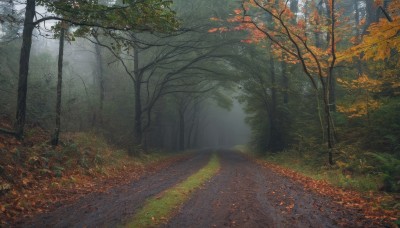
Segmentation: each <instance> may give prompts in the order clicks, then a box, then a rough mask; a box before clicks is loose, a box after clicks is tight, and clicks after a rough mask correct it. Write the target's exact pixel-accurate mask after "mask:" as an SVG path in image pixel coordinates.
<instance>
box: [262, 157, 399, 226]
mask: <svg viewBox="0 0 400 228" xmlns="http://www.w3.org/2000/svg"><path fill="white" fill-rule="evenodd" d="M256 162H257V163H259V164H261V165H262V166H264V167H265V168H268V169H270V170H273V171H274V172H276V173H278V174H280V175H283V176H285V177H289V178H290V179H292V180H294V181H296V182H298V183H300V184H302V186H303V187H304V188H305V189H307V190H310V191H313V192H316V193H319V194H321V195H323V196H328V197H331V198H332V199H333V200H334V202H336V203H338V204H341V205H343V206H345V207H348V208H351V209H356V210H359V211H361V212H362V213H363V214H364V215H365V217H366V218H368V219H372V220H374V221H376V225H380V224H387V222H388V221H389V222H390V221H392V222H393V221H395V220H397V218H399V217H400V211H399V210H397V211H396V210H385V209H383V208H382V207H381V206H380V205H381V202H383V201H385V200H388V197H390V196H387V195H385V194H382V193H374V192H369V193H368V194H365V195H362V194H361V193H359V192H355V191H350V190H345V189H342V188H339V187H335V186H332V185H331V184H329V183H328V182H326V181H324V180H314V179H312V178H310V177H306V176H304V175H302V174H300V173H298V172H295V171H293V170H290V169H287V168H284V167H281V166H279V165H276V164H272V163H269V162H265V161H260V160H258V161H256ZM288 209H290V208H288Z"/></svg>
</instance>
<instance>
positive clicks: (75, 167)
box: [0, 0, 400, 227]
mask: <svg viewBox="0 0 400 228" xmlns="http://www.w3.org/2000/svg"><path fill="white" fill-rule="evenodd" d="M399 53H400V1H399V0H207V1H205V0H191V1H185V0H174V1H170V0H0V154H1V157H2V158H1V161H0V218H1V220H2V222H0V226H2V225H5V226H9V225H10V224H15V222H16V221H20V220H21V219H22V220H23V219H24V218H27V217H30V216H32V215H36V214H38V213H42V212H46V211H48V210H49V208H51V206H49V205H54V204H55V203H57V202H62V203H64V202H69V201H74V200H76V199H77V198H78V197H79V196H82V195H85V194H88V193H89V192H91V191H92V190H93V189H95V190H96V191H97V190H99V191H106V190H108V189H110V188H113V187H115V186H118V185H119V184H121V183H128V181H129V180H133V179H135V178H136V179H138V178H139V177H141V176H142V175H144V174H145V173H148V172H150V170H153V171H151V172H155V170H158V171H160V170H163V169H164V168H165V167H167V166H172V165H173V164H176V163H179V162H181V161H183V160H185V159H189V157H190V156H194V155H193V154H195V153H196V152H195V151H198V150H200V149H203V150H204V149H205V148H208V149H209V150H218V149H220V148H226V149H229V148H235V150H239V151H240V154H243V156H249V157H251V159H255V160H257V161H258V162H260V161H262V162H267V163H268V164H270V166H271V167H272V168H271V169H272V170H275V169H277V170H282V169H284V170H286V169H289V170H291V171H290V172H296V173H300V174H301V175H304V176H306V177H310V178H311V179H313V180H322V181H326V182H327V183H329V184H330V185H333V186H335V187H338V188H340V189H345V190H346V191H347V190H349V191H356V192H358V193H360V194H361V196H360V197H361V198H362V197H364V198H365V197H367V198H368V197H370V198H374V200H377V201H376V202H377V204H379V208H380V209H379V210H382V211H385V212H382V213H383V214H384V216H383V217H380V219H382V218H384V219H389V220H393V221H395V220H397V224H399V223H400V220H399V216H400V213H399V210H400V195H399V194H400V118H399V116H400V56H399ZM224 156H225V155H219V157H220V160H223V159H222V158H223V157H224ZM232 156H233V155H232ZM213 159H216V158H215V156H214V157H212V158H211V161H213ZM228 159H230V157H229V156H228ZM211 161H210V162H211ZM274 167H275V168H274ZM221 170H223V168H221ZM285 172H286V171H285ZM221 173H223V172H222V171H221ZM210 175H211V174H210ZM213 175H215V174H213ZM285 175H286V174H285ZM294 178H295V179H296V178H297V176H296V175H295V177H294ZM206 179H207V178H206ZM206 179H205V180H206ZM207 180H208V179H207ZM307 180H308V179H307ZM100 181H105V183H103V182H101V183H100ZM308 181H309V180H308ZM312 183H314V182H312ZM324 183H325V182H324ZM43 188H45V189H46V190H45V191H43V192H42V193H40V192H41V190H43ZM316 188H319V187H316ZM63 191H65V194H66V195H68V197H64V196H61V195H57V194H58V193H60V192H63ZM73 191H75V192H78V193H76V195H74V194H72V193H71V192H73ZM188 192H192V190H188ZM331 192H334V191H329V193H328V194H331ZM332 194H333V193H332ZM368 194H369V196H367V195H368ZM371 194H372V195H371ZM346 197H348V196H346ZM364 198H363V199H364ZM63 200H64V201H63ZM345 200H346V199H344V200H343V201H345ZM367 201H368V200H364V201H362V202H359V203H356V204H358V205H361V206H360V207H362V208H365V207H367V206H368V207H369V206H370V205H367V203H366V202H367ZM374 202H375V201H374ZM365 205H367V206H365ZM46 208H47V209H46ZM368 210H370V209H368ZM370 211H375V212H376V210H372V209H371V210H370ZM375 212H374V213H375ZM376 213H377V212H376ZM379 213H381V212H379ZM382 213H381V214H382ZM373 216H375V217H378V216H376V215H375V214H374V215H371V216H370V217H371V218H372V217H373ZM385 216H386V217H385ZM167 217H168V216H167ZM135 218H136V217H135ZM3 220H4V221H3ZM152 220H154V218H152ZM124 221H125V220H124ZM382 221H383V220H382ZM385 221H386V220H385ZM344 224H346V223H343V224H341V223H339V226H342V225H343V226H346V225H344ZM350 224H353V225H354V223H351V222H350ZM366 224H367V223H366ZM142 225H143V224H142ZM89 226H90V225H89ZM92 226H96V225H95V224H94V223H92ZM137 226H139V227H140V226H141V225H137V224H136V225H134V227H137ZM312 226H313V225H312ZM144 227H146V226H144Z"/></svg>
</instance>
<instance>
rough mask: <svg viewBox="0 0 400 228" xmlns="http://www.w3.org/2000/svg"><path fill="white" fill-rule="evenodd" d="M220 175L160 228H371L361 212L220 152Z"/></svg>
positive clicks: (239, 157) (237, 157) (246, 161)
mask: <svg viewBox="0 0 400 228" xmlns="http://www.w3.org/2000/svg"><path fill="white" fill-rule="evenodd" d="M219 157H220V161H221V171H220V173H219V174H218V175H217V176H215V177H214V178H213V179H212V180H211V181H210V182H209V183H208V184H206V185H205V186H204V187H203V189H202V190H199V191H198V192H196V193H195V194H194V195H193V197H192V198H191V200H189V201H188V202H187V203H186V204H185V205H184V207H183V208H181V210H180V211H179V212H177V214H176V216H175V217H174V218H173V219H172V220H171V221H170V222H169V223H168V224H166V225H164V227H252V228H254V227H374V225H372V223H371V221H369V220H368V219H366V218H365V217H364V216H363V215H362V214H361V213H360V212H358V211H356V210H350V209H347V208H344V207H342V206H341V205H338V204H336V203H333V202H332V201H331V199H330V198H328V197H325V196H321V195H319V194H316V193H313V192H309V191H306V190H304V189H303V188H302V186H300V185H299V184H298V183H295V182H293V181H292V180H290V179H288V178H286V177H283V176H281V175H278V174H276V173H274V172H272V171H270V170H267V169H265V168H263V167H261V166H259V165H256V164H255V163H253V162H251V161H249V160H247V159H246V158H244V157H243V156H241V155H240V154H238V153H234V152H232V151H222V152H220V153H219Z"/></svg>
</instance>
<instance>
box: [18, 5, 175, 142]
mask: <svg viewBox="0 0 400 228" xmlns="http://www.w3.org/2000/svg"><path fill="white" fill-rule="evenodd" d="M37 4H39V5H43V6H45V7H46V8H47V10H48V12H50V13H53V15H50V16H44V17H41V18H40V17H39V19H37V20H36V21H34V18H35V15H36V11H35V8H36V5H37ZM170 4H171V2H169V1H158V0H152V1H146V2H142V1H140V2H137V1H127V2H126V3H125V4H123V5H114V6H107V5H101V4H98V3H96V2H92V1H78V2H64V1H46V0H44V1H36V0H27V5H26V12H25V20H24V29H23V34H22V38H23V42H22V48H21V55H20V70H19V81H18V99H17V114H16V123H15V136H16V137H17V138H18V139H22V138H23V131H24V125H25V115H26V97H27V81H28V73H29V57H30V49H31V44H32V33H33V30H34V28H35V27H36V26H39V25H40V23H42V22H44V21H48V20H59V21H66V22H69V23H71V24H72V25H76V26H81V28H83V29H82V30H83V31H82V30H81V31H79V32H78V34H82V33H84V32H85V31H88V29H89V27H101V28H106V29H112V30H121V31H126V30H140V31H143V30H145V31H148V30H161V31H168V30H171V29H172V30H173V29H175V28H176V26H177V21H176V19H175V17H174V15H175V14H174V12H173V11H171V10H170V9H169V5H170ZM146 9H152V10H146ZM154 9H156V10H154ZM58 15H62V16H58ZM36 18H38V17H36Z"/></svg>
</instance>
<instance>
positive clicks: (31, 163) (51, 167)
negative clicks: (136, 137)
mask: <svg viewBox="0 0 400 228" xmlns="http://www.w3.org/2000/svg"><path fill="white" fill-rule="evenodd" d="M28 131H35V132H36V133H35V134H33V135H34V136H32V137H28V138H27V139H26V140H25V142H24V145H21V144H20V143H19V142H18V141H16V140H15V139H14V138H12V137H8V136H2V135H0V142H1V146H2V150H3V151H4V153H3V154H4V156H3V157H2V159H1V160H0V168H1V172H0V227H1V226H3V225H4V226H9V225H11V224H14V223H15V222H16V221H17V220H21V219H24V218H26V217H31V216H33V215H35V214H38V213H42V212H46V211H49V210H50V209H51V208H53V207H54V206H55V205H62V204H64V203H67V202H72V201H74V200H76V199H78V198H79V197H81V196H83V195H85V194H88V193H92V192H106V191H108V190H109V189H110V188H113V187H115V186H118V185H122V184H125V183H129V182H131V181H133V180H136V179H138V178H140V177H141V176H143V175H145V174H146V173H149V172H154V171H157V170H160V169H162V168H165V167H167V166H169V165H171V164H172V163H174V162H177V161H179V160H182V159H187V158H188V155H185V156H183V155H179V156H172V157H169V158H166V157H161V156H158V157H156V156H153V157H151V156H149V157H147V158H145V159H137V158H131V157H129V156H128V155H126V154H120V155H118V156H115V153H122V152H117V151H116V150H115V149H113V148H110V146H108V145H107V144H106V143H105V142H103V141H99V140H98V139H96V137H94V136H92V135H90V136H88V135H87V136H85V135H84V134H80V135H78V136H77V137H75V138H71V139H68V140H65V139H66V138H67V137H66V136H63V139H64V140H65V141H67V142H68V143H66V144H71V145H72V144H73V145H75V146H70V147H68V148H66V146H59V147H57V148H55V149H54V148H52V147H51V146H49V145H47V143H45V142H46V141H47V140H48V139H49V138H50V137H49V135H48V134H47V133H46V132H44V131H42V130H40V129H28ZM71 140H73V141H74V142H77V141H78V140H80V141H79V143H77V144H75V143H73V142H72V141H71ZM75 147H76V148H75ZM98 147H101V149H99V148H98ZM67 149H68V150H69V151H66V150H67ZM81 152H82V153H81ZM46 153H51V154H50V155H48V154H46ZM63 153H64V154H63ZM99 153H100V155H101V156H102V157H101V158H100V159H102V162H100V163H96V162H95V159H98V157H97V156H98V155H99ZM82 156H84V158H85V159H86V160H87V161H86V162H87V163H88V164H86V166H82V164H80V163H79V161H81V160H82V158H83V157H82ZM116 157H117V158H116ZM57 173H58V174H60V175H58V176H57V175H56V174H57Z"/></svg>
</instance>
